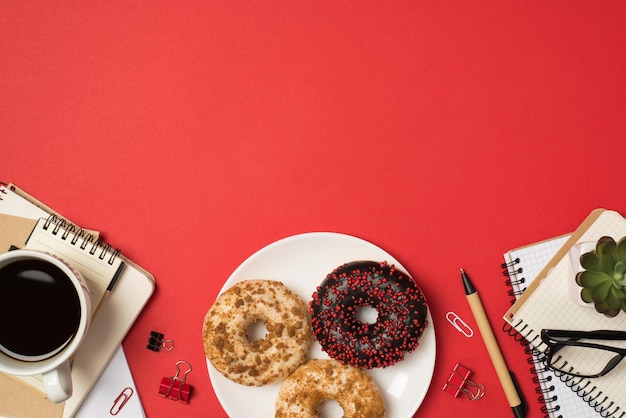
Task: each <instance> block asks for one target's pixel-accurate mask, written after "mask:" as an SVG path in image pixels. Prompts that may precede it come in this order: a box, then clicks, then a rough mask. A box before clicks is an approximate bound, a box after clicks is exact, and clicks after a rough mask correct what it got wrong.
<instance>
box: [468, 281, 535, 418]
mask: <svg viewBox="0 0 626 418" xmlns="http://www.w3.org/2000/svg"><path fill="white" fill-rule="evenodd" d="M461 278H462V279H463V286H464V287H465V295H466V297H467V302H468V303H469V306H470V309H471V310H472V314H473V315H474V319H475V320H476V324H477V325H478V329H479V331H480V335H481V336H482V338H483V342H484V343H485V346H486V347H487V351H488V352H489V357H491V363H492V364H493V367H494V368H495V369H496V374H497V375H498V379H499V380H500V384H501V385H502V389H504V394H505V395H506V399H507V401H508V402H509V405H510V406H511V410H512V411H513V415H514V416H515V417H516V418H524V417H525V416H526V410H527V408H526V404H525V403H524V401H523V399H522V396H521V393H520V391H519V388H518V386H517V384H516V382H515V378H514V376H513V374H512V373H511V372H510V371H509V369H508V367H507V366H506V363H505V361H504V357H503V356H502V352H501V351H500V347H498V342H497V341H496V337H495V336H494V335H493V330H492V329H491V325H490V324H489V319H488V318H487V314H486V313H485V309H484V308H483V304H482V302H481V301H480V297H479V296H478V292H477V291H476V288H475V287H474V285H473V284H472V282H471V281H470V279H469V277H468V276H467V274H466V273H465V271H464V270H463V269H461Z"/></svg>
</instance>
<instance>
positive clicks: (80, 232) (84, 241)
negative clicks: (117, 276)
mask: <svg viewBox="0 0 626 418" xmlns="http://www.w3.org/2000/svg"><path fill="white" fill-rule="evenodd" d="M43 229H44V230H46V231H48V230H49V231H50V233H52V235H59V233H61V235H60V237H61V239H62V240H64V241H67V239H68V238H69V237H70V236H71V237H72V239H71V240H70V241H67V242H69V243H70V244H71V245H73V246H75V247H76V248H80V249H81V250H83V251H89V254H91V255H96V254H98V258H99V259H100V260H105V259H106V258H107V256H108V259H107V260H106V262H107V263H109V264H113V263H114V262H115V259H116V258H117V257H119V256H120V250H119V249H113V248H112V247H111V246H110V245H109V244H107V243H105V242H103V241H101V240H99V239H96V238H95V237H94V236H93V234H90V233H87V232H85V230H84V229H82V228H79V227H77V226H76V225H74V224H73V223H71V222H68V221H67V220H65V219H63V218H59V217H58V216H56V215H55V214H52V215H50V216H48V219H46V222H45V223H44V225H43Z"/></svg>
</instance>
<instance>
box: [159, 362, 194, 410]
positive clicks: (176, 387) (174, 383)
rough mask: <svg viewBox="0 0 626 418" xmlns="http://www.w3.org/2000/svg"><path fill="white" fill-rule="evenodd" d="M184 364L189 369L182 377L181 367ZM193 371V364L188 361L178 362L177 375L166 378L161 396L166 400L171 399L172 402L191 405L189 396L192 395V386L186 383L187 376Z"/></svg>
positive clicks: (160, 392)
mask: <svg viewBox="0 0 626 418" xmlns="http://www.w3.org/2000/svg"><path fill="white" fill-rule="evenodd" d="M181 364H184V365H186V366H187V367H188V369H187V370H185V372H184V373H183V376H182V377H179V376H180V365H181ZM190 371H191V364H189V362H187V361H183V360H181V361H178V362H177V363H176V374H175V375H174V376H172V377H164V378H163V379H162V380H161V386H160V387H159V396H162V397H164V398H170V399H171V400H174V401H178V402H182V403H189V396H190V395H191V386H190V385H188V384H187V383H185V380H186V379H187V374H188V373H189V372H190Z"/></svg>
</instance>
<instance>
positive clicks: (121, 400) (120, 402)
mask: <svg viewBox="0 0 626 418" xmlns="http://www.w3.org/2000/svg"><path fill="white" fill-rule="evenodd" d="M133 393H134V391H133V388H130V387H126V388H124V390H123V391H122V392H121V393H120V394H119V395H117V398H115V400H114V401H113V406H112V407H111V409H110V410H109V413H110V414H111V415H117V414H118V413H119V412H120V411H121V410H122V408H123V407H124V405H126V402H128V400H129V399H130V397H131V396H133Z"/></svg>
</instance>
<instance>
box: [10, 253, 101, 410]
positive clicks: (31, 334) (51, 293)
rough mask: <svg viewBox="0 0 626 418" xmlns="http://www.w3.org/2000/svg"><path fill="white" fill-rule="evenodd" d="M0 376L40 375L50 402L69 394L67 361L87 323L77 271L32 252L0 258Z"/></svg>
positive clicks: (86, 300)
mask: <svg viewBox="0 0 626 418" xmlns="http://www.w3.org/2000/svg"><path fill="white" fill-rule="evenodd" d="M0 315H1V318H0V372H3V373H6V374H11V375H17V376H31V375H42V377H43V384H44V388H45V391H46V393H47V395H48V397H49V398H50V400H51V401H52V402H55V403H58V402H62V401H65V400H67V399H69V398H70V396H71V395H72V378H71V370H70V361H71V358H72V356H73V355H74V354H75V353H76V351H77V350H78V348H79V346H80V344H81V343H82V342H83V340H84V337H85V335H86V333H87V330H88V329H89V325H90V322H91V299H90V295H89V289H88V287H87V283H86V282H85V279H84V278H83V277H82V275H81V274H80V272H78V271H77V270H76V269H75V268H73V267H72V266H71V265H70V264H68V263H66V262H65V261H63V260H62V259H60V258H58V257H56V256H53V255H51V254H48V253H44V252H40V251H34V250H14V251H9V252H7V253H4V254H1V255H0Z"/></svg>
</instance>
